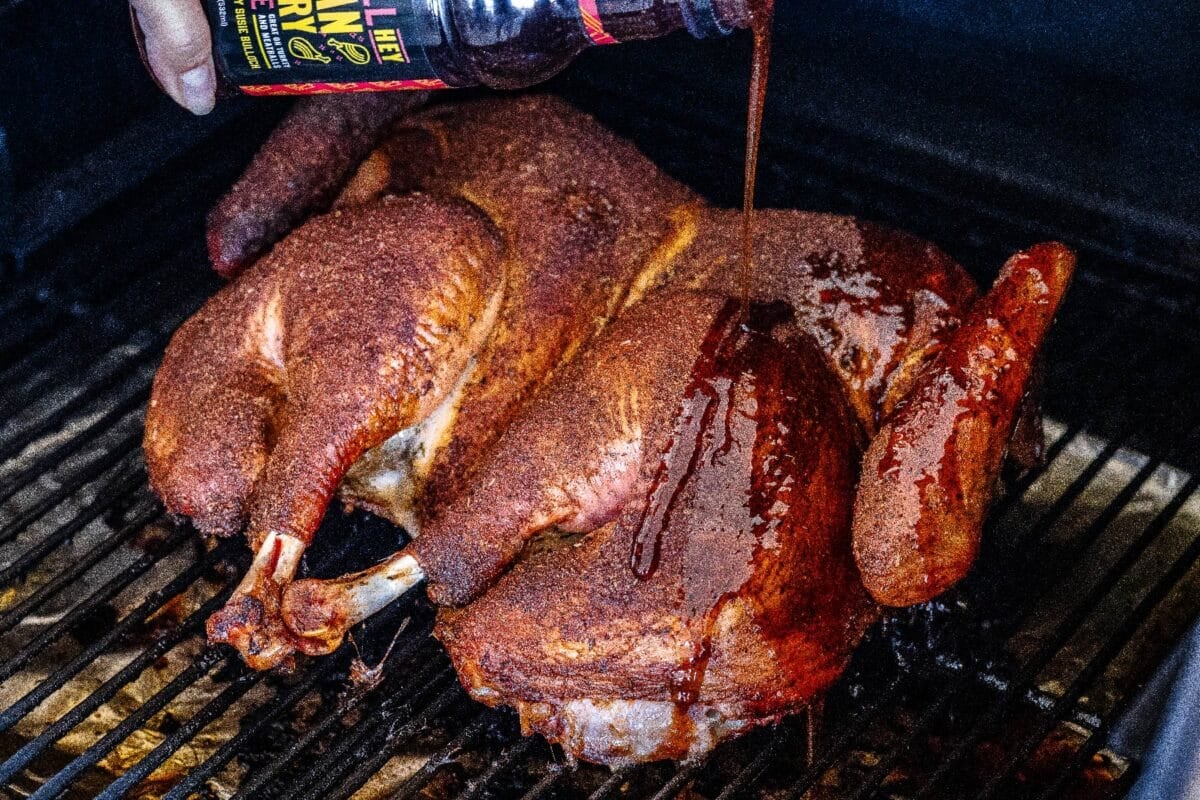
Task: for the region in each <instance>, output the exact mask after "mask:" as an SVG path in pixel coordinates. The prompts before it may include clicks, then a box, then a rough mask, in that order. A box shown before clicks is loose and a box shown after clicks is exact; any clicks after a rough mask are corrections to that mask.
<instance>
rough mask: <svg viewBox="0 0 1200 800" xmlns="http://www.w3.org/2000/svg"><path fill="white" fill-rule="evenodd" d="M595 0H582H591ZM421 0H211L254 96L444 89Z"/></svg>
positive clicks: (236, 68) (227, 53)
mask: <svg viewBox="0 0 1200 800" xmlns="http://www.w3.org/2000/svg"><path fill="white" fill-rule="evenodd" d="M586 1H587V0H581V2H586ZM413 2H414V0H207V2H206V5H207V9H208V14H209V22H210V25H211V27H212V30H213V40H214V44H215V50H216V54H217V57H218V59H219V60H220V62H221V68H222V71H223V73H224V75H225V76H226V77H227V78H228V79H229V80H230V81H231V82H232V83H234V84H236V85H237V86H239V87H240V88H241V89H242V91H244V92H246V93H247V94H254V95H271V94H321V93H325V92H354V91H380V90H396V89H442V88H446V84H445V83H444V82H442V80H441V79H439V78H438V76H437V73H436V72H435V71H434V69H433V66H432V64H430V61H429V55H428V52H427V48H428V47H429V46H431V45H433V44H436V43H438V42H439V41H440V38H439V37H440V33H439V32H438V31H436V30H435V31H432V32H430V33H429V34H427V35H424V36H423V35H422V31H421V29H420V25H419V24H418V20H417V17H416V15H415V14H414V12H413Z"/></svg>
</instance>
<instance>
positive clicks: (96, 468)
mask: <svg viewBox="0 0 1200 800" xmlns="http://www.w3.org/2000/svg"><path fill="white" fill-rule="evenodd" d="M141 441H142V435H141V432H140V431H137V432H134V433H131V434H129V435H128V436H126V437H125V438H123V439H122V440H121V441H119V442H118V443H117V444H115V445H114V446H113V447H112V449H110V450H108V451H107V452H106V453H104V455H102V456H100V457H99V458H97V459H96V460H95V461H92V462H91V463H89V464H88V465H87V466H86V467H84V468H83V469H81V470H79V471H78V472H76V473H75V474H74V475H72V476H71V477H70V478H68V479H67V480H66V481H64V482H63V483H62V485H61V486H60V487H59V488H58V489H57V490H55V491H53V492H51V493H50V494H48V495H46V496H45V497H43V498H42V499H41V500H39V501H38V502H36V503H34V504H33V505H32V506H30V507H29V508H28V509H26V510H25V511H24V512H23V513H22V514H20V515H19V516H17V518H16V519H14V520H13V521H11V522H10V523H8V524H7V525H5V526H4V527H3V528H0V544H5V543H6V542H10V541H12V540H13V539H15V538H17V537H18V536H20V535H21V533H22V532H24V530H25V529H26V528H27V527H29V525H30V523H32V522H35V521H36V520H38V519H40V518H41V517H43V516H45V515H46V513H47V512H49V511H50V510H51V509H54V508H56V507H58V505H59V504H61V503H62V502H63V501H64V500H66V499H67V498H68V497H70V496H71V495H73V494H75V493H76V492H77V491H79V490H80V489H82V488H83V487H84V486H86V485H87V484H89V483H91V482H92V481H94V480H96V479H97V478H99V477H100V476H101V475H103V474H104V473H105V472H108V470H109V469H111V468H112V467H113V466H114V465H116V464H119V463H120V462H121V461H124V460H125V459H126V458H127V457H128V456H129V454H130V453H132V452H133V451H134V450H135V449H137V447H138V445H139V444H141ZM138 469H140V467H138Z"/></svg>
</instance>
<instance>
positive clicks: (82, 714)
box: [0, 573, 233, 783]
mask: <svg viewBox="0 0 1200 800" xmlns="http://www.w3.org/2000/svg"><path fill="white" fill-rule="evenodd" d="M185 574H186V573H185ZM232 592H233V586H232V585H230V586H228V587H226V589H225V590H224V591H222V592H220V593H218V594H216V595H214V596H213V597H211V598H209V600H208V601H207V602H206V603H205V604H204V605H202V606H201V607H200V608H199V609H197V610H196V611H195V612H193V613H192V614H191V615H189V617H188V619H187V620H186V621H185V622H184V623H183V624H182V625H180V626H179V627H178V628H176V629H175V630H173V631H171V632H170V633H169V634H167V635H165V636H162V637H160V638H159V639H157V640H156V641H155V642H154V644H152V645H151V646H150V647H148V648H146V649H145V650H143V651H142V652H140V653H138V655H137V656H135V657H134V658H133V659H132V660H131V661H130V662H129V663H128V664H126V665H125V666H124V667H122V668H121V670H120V671H119V672H117V673H116V674H115V675H113V676H112V677H111V678H109V679H108V680H106V681H105V682H104V683H103V684H101V685H100V687H99V688H98V689H96V690H95V691H94V692H92V693H91V694H89V695H88V696H87V697H86V698H84V699H83V700H81V701H80V702H79V703H78V704H76V705H75V706H74V707H73V708H72V709H71V710H70V711H68V712H67V713H66V714H64V715H63V716H61V717H59V718H58V719H57V720H56V721H55V722H54V723H53V724H52V725H50V726H49V727H48V728H46V730H45V731H43V732H42V733H41V735H39V736H38V737H37V738H36V739H33V740H32V741H30V742H29V743H27V744H26V745H25V746H24V747H22V748H21V749H20V750H18V751H17V752H16V753H14V754H13V755H12V756H10V757H9V758H8V759H7V760H6V761H5V762H4V763H3V764H0V783H3V782H6V781H8V780H11V779H12V777H13V776H14V775H15V774H16V773H17V772H18V771H20V770H21V769H22V768H24V767H25V766H27V765H28V764H29V762H30V761H32V760H33V759H34V758H36V757H37V756H38V755H39V754H40V753H42V752H43V751H44V750H45V749H46V748H47V747H49V746H50V745H52V744H54V742H56V741H58V740H59V739H60V738H61V737H62V736H63V735H64V734H66V733H67V731H69V730H71V729H72V728H74V727H75V726H76V725H78V724H79V723H80V722H83V721H84V720H85V719H87V718H88V716H89V715H91V713H92V712H93V711H95V710H96V709H98V708H100V706H102V705H104V704H105V703H106V702H108V701H109V700H111V699H112V698H113V697H114V696H116V694H117V692H119V691H120V690H121V689H122V688H123V687H124V686H125V685H126V684H128V683H130V682H132V681H133V680H134V679H135V678H137V676H138V675H140V674H141V673H142V671H143V670H145V669H146V667H148V666H150V665H151V664H153V663H154V662H155V660H157V659H158V658H159V657H161V656H162V655H164V654H166V653H167V652H169V651H170V650H171V649H173V648H174V647H175V646H176V645H178V644H179V643H180V642H182V641H184V640H185V639H187V638H189V637H191V636H194V635H195V634H196V633H197V632H198V631H199V629H200V627H201V625H202V624H203V622H204V620H205V619H206V618H207V617H208V615H209V614H211V613H212V612H214V611H216V610H217V609H218V608H220V604H221V603H223V602H224V601H225V598H226V597H228V596H229V594H231V593H232ZM172 596H174V595H172ZM128 619H129V618H128V617H127V618H126V620H128ZM122 622H124V620H123V621H122ZM115 639H116V637H115V636H106V637H105V638H104V639H101V640H100V641H102V642H104V643H105V646H104V647H103V648H100V649H96V652H94V653H92V652H91V651H92V650H93V648H88V651H85V653H84V654H83V655H88V656H89V657H88V658H87V659H86V660H84V661H83V662H82V663H81V664H79V669H82V667H83V666H84V665H86V664H88V663H90V662H91V661H92V660H93V659H94V658H95V657H96V656H98V655H99V654H100V653H102V652H104V650H106V649H108V648H107V645H110V644H112V643H113V641H114V640H115ZM77 662H79V659H76V661H74V662H72V663H71V664H70V665H68V667H67V668H64V669H62V670H59V672H57V673H55V677H56V678H57V677H58V676H59V675H61V674H63V673H64V672H70V671H71V668H74V667H75V666H76V664H77ZM202 662H203V659H202V660H201V661H198V662H195V663H194V664H193V665H192V666H191V667H189V669H192V668H194V667H195V666H196V665H198V664H201V663H202ZM78 671H79V670H78V669H74V671H73V672H71V675H70V676H68V677H67V678H66V679H65V680H62V681H61V682H59V681H58V680H54V681H51V680H49V679H48V680H46V681H45V683H43V684H42V685H41V686H39V687H38V688H37V689H35V690H33V691H31V692H30V693H29V694H27V695H25V697H23V698H21V699H20V700H18V701H17V702H16V703H14V704H13V706H12V707H11V708H10V709H9V710H8V711H6V712H4V715H5V717H6V720H5V729H7V728H9V727H11V725H12V724H14V723H15V722H16V721H17V720H18V719H20V718H21V717H23V716H24V715H25V714H27V713H28V712H29V711H30V710H31V709H32V708H33V707H34V706H36V705H37V703H31V702H30V698H31V697H34V696H40V695H42V694H43V693H44V694H45V696H46V697H48V696H49V695H50V694H52V692H43V687H45V686H49V685H53V684H56V683H57V684H58V685H57V686H56V687H55V689H57V688H60V687H61V686H62V685H63V684H65V683H66V682H67V680H70V677H73V676H74V674H77V673H78ZM205 671H207V668H206V669H205ZM164 691H165V690H164ZM161 694H163V691H160V692H159V693H158V695H161ZM158 695H156V696H158ZM42 699H45V698H44V697H43V698H42ZM38 702H41V701H40V700H39V701H38ZM152 702H153V700H150V701H147V703H146V705H150V704H152ZM164 705H165V703H164ZM13 713H15V714H16V716H15V717H13V718H12V719H11V722H10V721H9V719H8V718H9V717H10V715H11V714H13ZM127 721H128V720H126V722H127ZM123 724H124V723H122V725H123ZM118 727H119V726H118ZM132 730H134V729H131V730H130V732H132ZM125 735H126V736H128V733H126V734H125ZM106 738H107V737H106ZM124 738H125V737H124V736H122V737H121V739H124ZM120 741H121V740H120V739H119V740H117V742H114V744H116V743H119V742H120ZM89 752H90V750H89ZM80 758H82V756H81V757H80ZM97 760H99V757H97Z"/></svg>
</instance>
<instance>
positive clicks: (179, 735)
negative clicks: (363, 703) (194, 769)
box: [30, 656, 255, 800]
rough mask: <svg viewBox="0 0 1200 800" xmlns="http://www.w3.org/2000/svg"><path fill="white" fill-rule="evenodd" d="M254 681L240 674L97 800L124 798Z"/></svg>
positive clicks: (232, 702)
mask: <svg viewBox="0 0 1200 800" xmlns="http://www.w3.org/2000/svg"><path fill="white" fill-rule="evenodd" d="M225 658H226V657H225V656H222V657H221V660H225ZM254 680H255V676H254V675H253V674H252V673H250V672H248V671H243V672H242V674H240V675H239V676H238V677H237V678H235V679H234V681H233V683H231V684H230V685H229V686H227V687H226V688H225V689H224V690H222V692H221V693H220V694H219V695H217V696H216V697H215V698H214V699H213V700H211V701H210V702H209V703H208V704H207V705H205V707H204V708H203V709H201V710H200V712H199V713H197V714H196V715H195V716H194V717H192V718H191V719H189V720H188V721H187V722H185V723H184V724H183V725H182V726H181V727H180V728H179V730H177V731H175V732H174V733H172V734H171V735H170V736H168V737H167V738H166V739H164V740H163V741H162V743H161V744H160V745H159V746H158V747H156V748H154V749H153V750H152V751H150V754H149V755H147V756H146V757H145V758H142V759H141V760H140V761H138V763H137V764H136V765H135V766H134V767H133V768H132V769H130V770H129V771H127V772H126V773H125V774H124V775H122V776H121V777H120V778H117V780H115V781H113V782H112V784H111V785H109V787H108V788H107V789H105V790H104V791H103V792H101V793H100V794H99V795H98V796H97V798H96V800H116V799H117V798H120V797H123V796H124V795H125V793H126V792H128V791H129V790H130V789H132V788H133V787H134V786H136V785H137V784H138V783H140V782H141V781H142V780H143V779H145V778H147V777H149V776H150V774H151V773H152V772H154V770H155V769H157V768H158V766H159V764H162V763H163V762H164V761H166V760H167V759H168V758H170V757H171V754H172V753H174V752H175V751H176V750H178V749H179V748H180V747H182V746H183V745H184V744H185V743H187V742H189V741H191V739H192V738H193V737H194V736H195V735H196V734H197V733H199V732H200V731H201V730H203V729H204V728H205V727H206V726H207V725H208V724H209V723H211V722H213V721H215V720H216V719H217V718H218V717H220V716H221V715H222V714H224V713H225V712H226V711H227V710H229V708H230V706H232V705H233V704H234V703H236V702H237V701H238V700H239V699H241V697H242V696H243V695H244V694H245V693H246V692H247V691H249V690H250V687H251V686H252V685H253V684H254ZM50 798H51V796H50V795H47V796H46V798H37V800H50ZM30 800H35V798H32V797H31V798H30Z"/></svg>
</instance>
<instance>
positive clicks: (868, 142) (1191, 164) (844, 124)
mask: <svg viewBox="0 0 1200 800" xmlns="http://www.w3.org/2000/svg"><path fill="white" fill-rule="evenodd" d="M777 6H778V14H779V20H778V30H777V43H776V60H777V66H776V71H775V76H774V83H773V92H772V94H771V98H770V104H771V109H770V111H769V113H768V136H769V138H770V137H771V136H774V137H775V138H780V137H784V138H793V139H804V137H805V136H806V135H808V134H806V133H805V131H808V130H819V131H821V132H822V135H823V136H824V139H823V140H822V141H821V142H819V143H818V144H819V145H820V146H821V147H824V148H830V147H833V148H840V147H843V146H846V147H850V146H851V145H853V146H854V147H859V148H863V147H865V148H867V149H868V150H871V149H872V148H874V150H875V151H876V152H878V154H879V158H880V159H881V163H880V164H878V165H877V166H878V167H879V168H881V169H882V168H886V169H888V170H891V171H893V172H895V173H897V174H898V175H899V176H900V177H903V178H906V179H907V178H910V177H911V178H912V179H914V180H917V179H919V180H921V181H924V182H926V183H930V182H932V184H933V186H934V188H935V189H936V188H938V185H939V182H940V181H943V180H947V181H949V180H959V181H964V180H965V181H968V182H970V181H972V180H974V178H973V176H980V175H982V176H987V177H988V179H989V180H991V181H994V182H997V183H996V187H997V191H1005V190H1007V189H1008V188H1011V187H1013V186H1016V187H1018V188H1019V189H1020V190H1021V191H1023V192H1026V193H1029V192H1033V193H1034V194H1035V195H1036V194H1038V193H1040V194H1041V195H1044V196H1047V197H1050V198H1059V199H1061V198H1064V197H1066V198H1070V199H1071V200H1072V202H1073V203H1075V204H1076V205H1078V206H1082V207H1083V208H1085V209H1087V210H1088V213H1089V214H1092V215H1094V216H1095V217H1096V220H1091V221H1089V223H1088V224H1089V225H1094V226H1099V229H1098V230H1096V231H1093V232H1092V233H1091V234H1089V235H1093V236H1100V237H1101V238H1104V239H1106V240H1107V241H1106V242H1105V244H1106V245H1109V246H1111V247H1112V248H1115V249H1116V250H1125V251H1128V250H1131V249H1132V250H1135V251H1136V250H1138V249H1140V248H1143V247H1149V245H1144V244H1143V243H1144V242H1147V241H1152V242H1153V247H1154V248H1155V249H1157V250H1159V251H1165V252H1159V253H1156V254H1153V257H1152V259H1151V260H1155V261H1159V262H1170V263H1171V264H1172V266H1173V267H1174V268H1183V269H1187V268H1189V267H1188V265H1190V264H1191V263H1192V262H1193V261H1195V260H1196V258H1197V256H1196V252H1197V251H1200V246H1197V244H1196V243H1197V242H1198V241H1200V233H1198V231H1200V222H1198V221H1200V201H1198V197H1200V188H1198V187H1200V152H1198V149H1197V148H1198V147H1200V135H1197V134H1198V132H1200V89H1198V88H1197V82H1196V81H1195V79H1194V76H1195V75H1197V74H1200V4H1192V3H1170V2H1166V0H1151V1H1150V2H1131V1H1129V0H1108V2H1084V0H1009V1H1008V2H1003V1H997V0H804V1H803V2H801V0H779V2H778V3H777ZM746 58H747V42H746V37H745V36H744V35H742V36H737V37H734V38H733V39H731V40H728V41H723V42H694V41H692V40H690V39H689V38H688V37H686V36H677V37H674V38H673V39H671V40H669V41H666V42H657V43H646V44H631V45H624V46H621V47H616V48H604V49H602V50H598V51H595V52H592V53H589V54H587V55H586V56H585V57H584V58H583V59H581V62H580V63H579V64H578V65H576V66H575V67H573V68H572V69H571V70H569V72H568V74H567V75H565V76H564V77H563V78H561V79H559V80H557V81H556V82H555V83H554V84H553V88H554V89H555V90H556V91H560V92H563V93H564V94H566V95H567V96H569V97H570V98H571V99H573V100H575V101H576V102H578V103H579V104H581V105H583V106H584V107H586V108H588V109H589V110H592V111H594V112H595V113H597V114H599V115H600V116H601V117H603V118H605V119H606V121H608V122H609V123H610V124H612V125H614V126H615V127H618V128H619V129H622V130H623V131H624V132H626V133H628V134H630V135H633V136H634V138H635V139H637V140H638V141H639V144H642V145H643V146H644V147H645V148H646V149H648V150H650V151H651V154H652V155H653V156H654V157H656V158H658V159H659V160H660V161H662V162H664V163H665V164H666V165H667V166H668V168H671V160H672V157H673V156H674V155H677V154H684V153H691V152H692V151H694V148H672V146H671V141H670V137H665V136H653V135H650V133H649V132H648V131H649V129H648V128H646V127H644V126H643V127H639V126H638V125H637V124H631V123H630V122H629V121H628V120H627V119H624V118H623V117H622V114H620V113H617V111H618V110H620V109H625V110H626V112H628V110H629V109H642V111H641V112H640V115H641V117H642V119H643V121H650V122H652V121H653V118H654V114H653V112H652V111H647V110H646V109H652V108H653V104H654V103H656V102H658V100H657V99H656V98H658V97H660V96H661V97H662V98H667V99H669V98H672V97H674V98H677V99H678V98H680V97H687V98H689V100H688V102H691V103H693V105H694V106H695V108H694V109H693V114H694V119H695V120H696V124H697V125H701V126H703V127H705V129H706V134H707V135H711V136H715V137H716V139H715V144H714V147H713V149H719V150H721V151H722V153H720V154H719V155H720V157H719V158H718V157H717V155H714V156H713V161H712V163H711V164H704V163H701V164H696V163H691V164H689V165H685V166H684V167H681V168H680V170H679V171H681V172H682V171H687V172H688V173H689V174H688V175H687V177H688V179H689V180H691V181H692V182H694V183H698V184H699V188H701V189H702V190H704V191H706V192H709V193H710V194H712V195H713V196H714V197H716V198H717V199H720V200H727V201H730V202H732V201H733V200H735V199H736V197H737V190H738V186H737V174H738V173H737V170H736V169H729V168H728V165H729V163H732V162H734V161H736V159H737V158H738V157H739V153H738V150H739V147H740V142H739V137H738V135H737V131H736V129H735V127H736V126H724V127H719V126H717V125H716V124H715V122H716V121H718V120H725V121H735V122H736V121H737V120H738V119H739V118H740V115H741V113H742V111H741V102H742V97H743V96H744V95H743V94H742V91H743V90H742V88H741V87H743V86H744V83H745V77H744V76H745V73H746ZM282 108H283V105H282V104H280V103H278V102H270V101H262V100H255V101H248V100H245V99H238V100H227V101H223V102H222V103H221V105H220V107H219V109H218V111H217V112H216V113H215V114H214V115H213V116H212V117H210V118H208V119H204V120H194V119H191V118H190V117H188V115H186V114H185V113H184V112H182V111H179V110H177V109H174V108H173V107H171V105H170V104H169V102H168V101H167V100H166V99H165V98H163V97H162V96H161V95H160V94H159V93H158V91H157V90H156V88H155V87H154V85H153V83H152V82H151V81H150V79H149V77H148V76H147V75H146V73H145V70H144V69H143V68H142V65H141V63H140V61H139V59H138V57H137V54H136V51H135V48H134V45H133V41H132V38H131V36H130V33H129V19H128V9H127V7H126V4H125V3H124V2H122V0H0V129H2V133H3V139H2V140H0V252H6V253H8V254H9V255H10V259H9V261H10V264H11V263H12V262H14V261H16V262H19V261H20V260H21V258H20V257H21V256H23V255H25V254H28V253H30V252H33V251H35V250H36V249H37V248H38V247H39V246H40V245H41V244H42V243H44V242H45V241H49V240H51V239H52V238H53V237H54V236H55V235H56V234H57V233H60V232H61V231H62V230H65V229H66V228H68V227H69V226H71V225H73V224H75V222H76V221H78V220H79V219H82V218H84V217H86V216H88V215H89V214H92V213H94V212H95V211H96V210H97V209H98V208H100V207H101V206H102V205H103V204H104V203H105V202H108V201H109V200H111V199H114V198H115V197H117V196H119V195H120V194H121V192H122V191H125V190H126V189H127V188H129V187H134V186H138V185H140V182H141V181H142V180H143V179H144V178H145V177H146V176H147V175H149V174H152V173H153V171H154V170H155V169H156V167H160V166H161V164H162V163H163V162H164V161H167V160H170V159H172V158H179V157H182V155H183V154H185V153H188V152H190V151H191V148H192V147H193V146H194V145H195V143H196V142H199V141H202V140H204V139H205V138H206V137H208V136H210V135H211V134H212V133H213V132H215V131H217V130H220V129H222V128H223V127H224V128H228V127H229V126H243V127H244V130H245V133H244V135H243V136H242V140H243V144H244V146H243V147H242V149H241V150H239V151H238V154H237V155H236V156H234V155H231V153H230V152H229V151H228V150H223V151H221V152H222V155H223V157H227V158H230V157H235V158H241V159H244V158H245V157H246V155H247V153H248V152H249V150H250V149H252V148H251V146H250V145H251V144H252V142H247V141H246V140H248V139H250V138H252V136H253V135H255V134H254V133H253V132H254V131H261V130H265V129H266V128H267V127H268V126H269V124H270V122H271V120H272V119H274V118H275V117H277V115H278V114H279V113H280V111H281V109H282ZM625 116H626V117H627V116H628V113H626V114H625ZM710 123H711V124H710ZM768 145H769V142H768ZM680 157H682V155H680ZM688 157H689V158H692V159H693V162H694V155H689V156H688ZM765 157H766V159H767V162H768V165H769V162H770V161H771V160H772V159H773V158H785V157H787V156H786V155H785V154H782V153H777V154H776V155H772V153H771V152H770V150H769V148H768V152H767V153H766V154H765ZM943 167H945V168H947V169H948V170H949V171H948V172H944V171H943V169H942V168H943ZM233 168H234V169H236V165H233ZM767 173H768V174H767V177H766V179H765V181H764V193H765V197H764V199H765V200H766V201H767V202H773V203H784V202H786V203H790V204H795V203H797V202H799V203H801V204H822V205H825V206H830V207H832V206H838V210H845V211H856V210H859V209H856V208H855V207H853V204H852V203H845V204H842V205H841V206H839V205H838V203H839V201H838V199H837V198H836V197H823V196H815V197H813V198H812V199H811V200H806V199H805V198H802V197H797V196H796V187H794V186H789V185H783V184H782V183H780V182H778V181H777V182H776V183H772V179H771V170H770V169H768V170H767ZM946 188H947V189H948V190H952V191H957V190H958V187H957V186H954V187H950V186H948V187H946ZM1030 213H1037V214H1041V213H1053V212H1052V211H1045V212H1043V211H1041V210H1038V209H1032V210H1031V211H1030ZM895 222H897V223H898V224H903V222H904V220H895ZM1068 222H1069V221H1068ZM13 254H15V255H16V256H17V258H16V259H13V258H11V256H12V255H13ZM1147 258H1151V255H1147ZM1180 265H1183V266H1182V267H1180Z"/></svg>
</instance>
